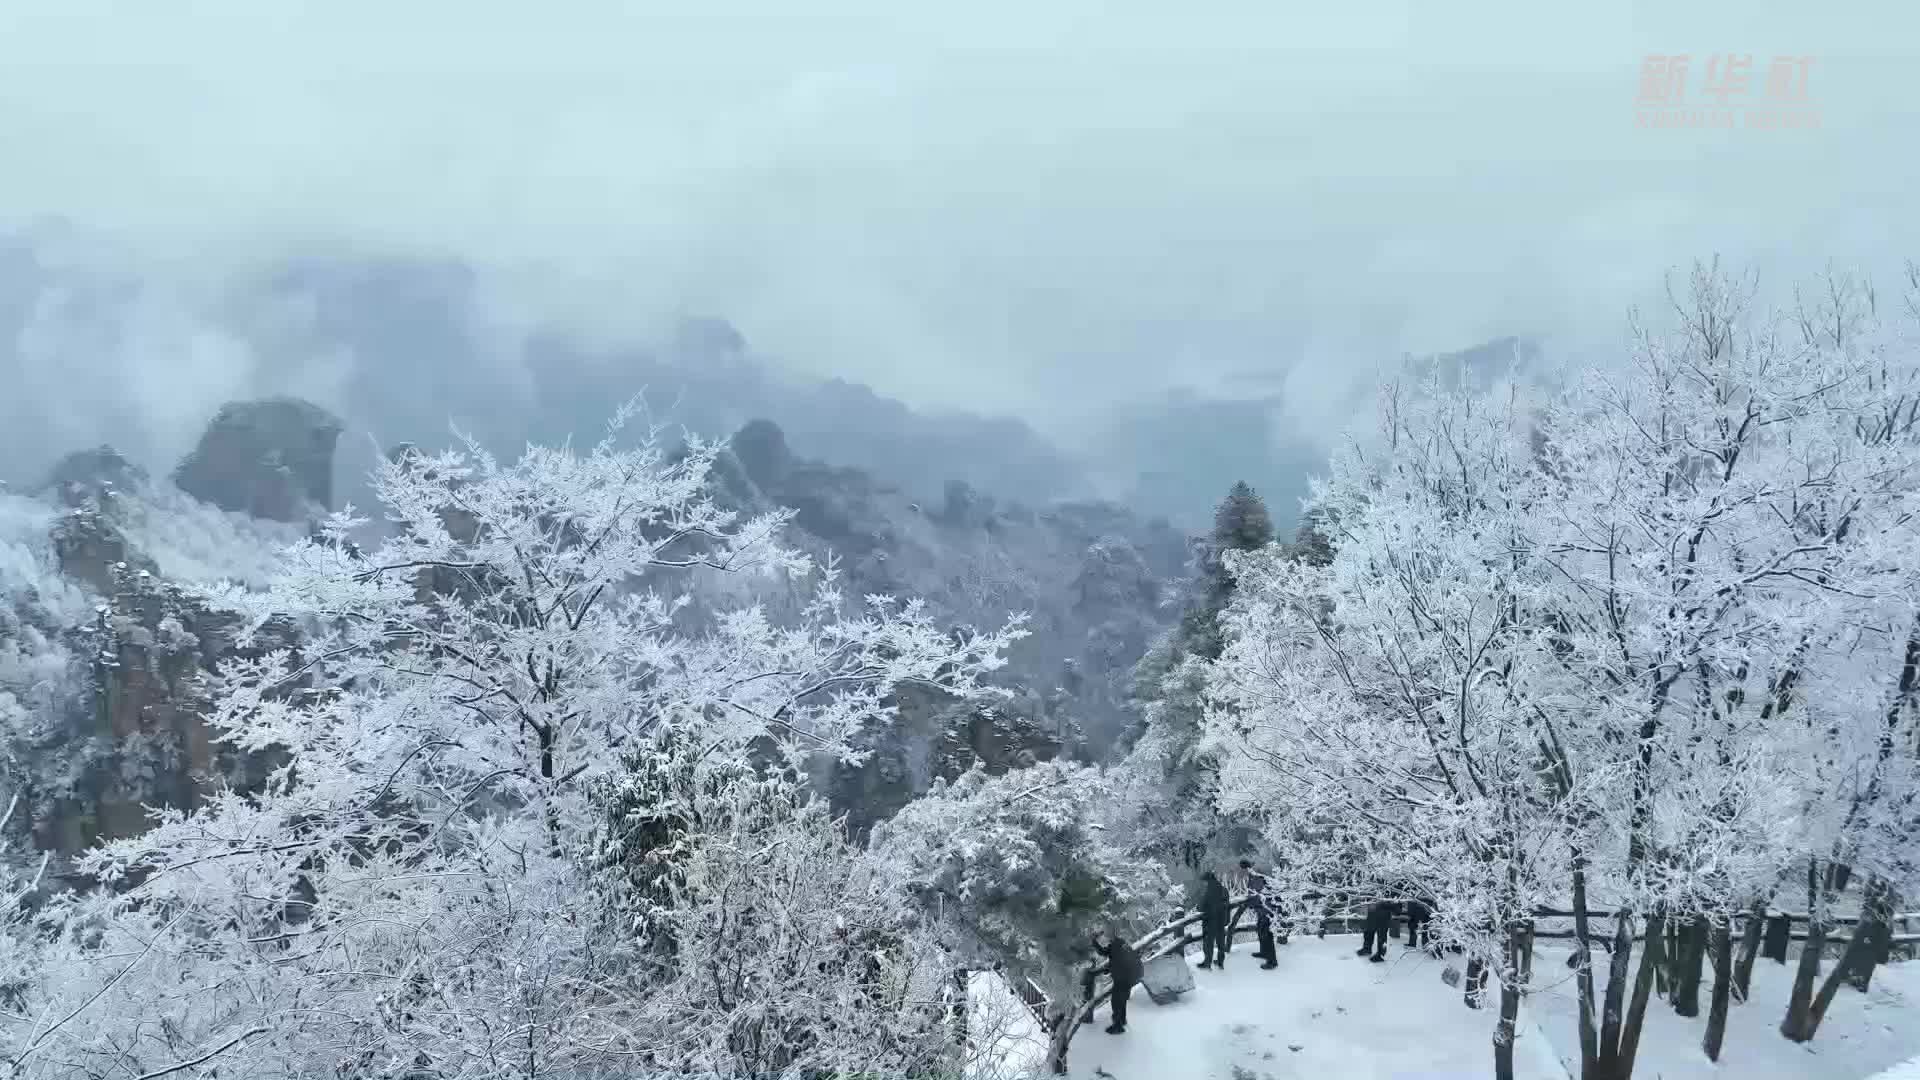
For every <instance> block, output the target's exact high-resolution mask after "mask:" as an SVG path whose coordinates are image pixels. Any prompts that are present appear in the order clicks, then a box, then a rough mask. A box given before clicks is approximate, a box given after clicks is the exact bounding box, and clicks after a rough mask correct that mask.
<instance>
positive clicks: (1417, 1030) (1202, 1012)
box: [1068, 935, 1920, 1080]
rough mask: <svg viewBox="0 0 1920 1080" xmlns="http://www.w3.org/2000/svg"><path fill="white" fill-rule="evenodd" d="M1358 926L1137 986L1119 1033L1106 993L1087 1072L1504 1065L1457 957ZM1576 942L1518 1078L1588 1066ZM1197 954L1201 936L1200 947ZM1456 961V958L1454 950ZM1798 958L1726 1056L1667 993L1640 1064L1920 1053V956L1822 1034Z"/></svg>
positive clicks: (1477, 1079)
mask: <svg viewBox="0 0 1920 1080" xmlns="http://www.w3.org/2000/svg"><path fill="white" fill-rule="evenodd" d="M1358 947H1359V940H1358V939H1357V938H1355V937H1352V936H1344V935H1343V936H1338V937H1328V938H1327V939H1326V940H1324V941H1321V940H1316V939H1313V938H1307V939H1300V938H1295V939H1294V941H1293V942H1292V943H1291V944H1289V945H1286V946H1284V947H1282V948H1281V950H1280V966H1279V967H1278V968H1275V969H1274V970H1272V971H1262V970H1260V968H1259V963H1258V961H1256V960H1254V959H1253V958H1252V956H1251V955H1250V951H1249V950H1248V949H1247V948H1246V946H1245V945H1242V946H1240V947H1239V948H1238V949H1237V950H1236V951H1235V953H1234V955H1233V958H1232V960H1231V961H1230V962H1229V963H1228V965H1227V967H1226V969H1225V970H1224V971H1198V972H1196V973H1195V975H1196V979H1197V981H1198V985H1197V987H1196V988H1195V990H1194V991H1193V992H1192V993H1191V994H1187V995H1186V996H1184V997H1182V998H1181V999H1179V1000H1177V1001H1175V1002H1173V1003H1171V1004H1169V1005H1165V1006H1155V1005H1154V1004H1153V1003H1152V1002H1151V1001H1149V1000H1147V997H1146V995H1145V993H1143V992H1139V991H1136V992H1135V994H1134V997H1133V1003H1132V1005H1131V1007H1130V1009H1129V1013H1130V1015H1129V1017H1128V1024H1127V1031H1126V1033H1125V1034H1123V1035H1108V1034H1106V1033H1105V1032H1104V1031H1103V1030H1102V1029H1103V1028H1104V1027H1105V1026H1106V1024H1107V1013H1106V1010H1105V1009H1104V1008H1103V1009H1102V1010H1101V1011H1100V1015H1099V1017H1098V1020H1097V1022H1096V1023H1094V1024H1092V1025H1088V1026H1085V1027H1082V1028H1081V1029H1080V1031H1079V1032H1078V1033H1077V1034H1076V1035H1075V1036H1074V1040H1073V1046H1072V1049H1071V1051H1070V1053H1069V1055H1068V1064H1069V1065H1070V1066H1071V1070H1072V1075H1073V1076H1074V1077H1076V1078H1080V1080H1096V1078H1111V1080H1314V1078H1322V1077H1340V1078H1341V1080H1488V1078H1489V1077H1491V1076H1492V1075H1493V1050H1492V1038H1493V1025H1494V1021H1495V1019H1496V1011H1495V1005H1496V1002H1495V1000H1493V995H1492V994H1491V993H1490V995H1489V1001H1488V1007H1487V1008H1485V1009H1482V1010H1480V1011H1479V1012H1474V1011H1471V1010H1469V1009H1467V1008H1466V1006H1465V1005H1464V1004H1463V1003H1462V1002H1461V995H1460V991H1459V990H1457V989H1455V988H1452V987H1449V986H1447V985H1446V984H1444V983H1443V982H1441V980H1440V972H1441V970H1442V968H1443V967H1444V966H1445V962H1443V961H1440V960H1434V959H1432V958H1431V957H1428V956H1426V955H1425V954H1422V953H1415V952H1409V951H1407V950H1405V949H1402V948H1400V947H1399V946H1398V944H1397V943H1396V944H1395V945H1394V946H1393V947H1391V948H1390V949H1389V950H1388V962H1387V963H1384V964H1372V963H1368V962H1367V961H1366V960H1364V959H1362V958H1360V957H1358V956H1356V955H1354V950H1355V949H1356V948H1358ZM1564 955H1565V954H1564V953H1560V954H1555V953H1553V952H1551V951H1549V950H1547V949H1545V948H1543V949H1542V950H1541V954H1540V957H1539V960H1538V961H1537V964H1538V967H1537V969H1536V970H1537V971H1539V972H1540V973H1541V974H1543V975H1548V976H1549V978H1546V979H1543V980H1542V986H1541V992H1540V993H1539V995H1538V996H1537V997H1536V998H1534V999H1533V1000H1531V1001H1530V1003H1529V1005H1530V1007H1529V1008H1528V1009H1527V1010H1526V1011H1525V1012H1523V1014H1522V1016H1521V1025H1520V1028H1521V1030H1520V1038H1519V1042H1518V1045H1517V1046H1516V1047H1515V1052H1514V1062H1515V1074H1516V1078H1517V1080H1568V1077H1569V1076H1577V1075H1578V1074H1579V1056H1578V1055H1579V1050H1578V1048H1579V1042H1578V1036H1577V1029H1576V1028H1575V1026H1574V1013H1573V999H1572V993H1573V986H1572V983H1571V981H1570V980H1555V979H1552V978H1551V977H1550V976H1551V975H1552V974H1554V973H1558V972H1564V971H1565V970H1566V969H1565V967H1564V965H1563V964H1562V963H1561V961H1562V958H1563V957H1564ZM1196 956H1197V954H1196V953H1193V952H1191V951H1190V953H1189V959H1190V960H1193V959H1194V958H1195V957H1196ZM1456 962H1457V961H1456ZM1790 977H1791V976H1790V973H1789V969H1787V968H1783V967H1781V966H1780V965H1778V964H1770V963H1767V962H1765V961H1763V962H1762V965H1761V967H1760V968H1758V969H1756V970H1755V972H1754V990H1755V997H1754V1000H1753V1001H1752V1002H1750V1003H1748V1004H1745V1005H1736V1006H1735V1007H1734V1013H1733V1015H1732V1017H1731V1019H1730V1021H1729V1023H1728V1031H1727V1045H1726V1051H1725V1053H1724V1054H1723V1055H1722V1060H1721V1064H1720V1065H1719V1066H1718V1067H1716V1066H1714V1065H1713V1064H1712V1063H1710V1062H1708V1061H1707V1059H1706V1056H1705V1055H1704V1054H1702V1053H1701V1052H1700V1035H1701V1032H1702V1031H1703V1029H1704V1026H1705V1021H1704V1020H1703V1019H1696V1020H1683V1019H1681V1018H1680V1017H1678V1016H1676V1015H1674V1013H1673V1010H1672V1009H1671V1008H1670V1007H1669V1006H1668V1005H1667V1004H1666V1003H1665V1002H1664V1001H1655V1002H1653V1003H1652V1005H1651V1006H1650V1007H1649V1012H1648V1025H1647V1033H1646V1037H1645V1038H1644V1040H1643V1041H1642V1043H1641V1050H1640V1060H1639V1067H1638V1068H1637V1069H1636V1070H1635V1075H1636V1076H1638V1077H1646V1078H1647V1080H1866V1078H1868V1077H1871V1076H1873V1074H1874V1073H1876V1072H1878V1071H1879V1070H1881V1069H1884V1068H1886V1067H1888V1066H1889V1065H1892V1064H1895V1063H1896V1062H1899V1061H1901V1060H1903V1059H1905V1058H1907V1057H1911V1056H1913V1055H1914V1054H1916V1053H1920V971H1915V970H1913V969H1911V968H1906V969H1903V968H1899V967H1895V968H1892V969H1888V970H1885V971H1882V972H1881V973H1879V974H1878V975H1876V976H1875V979H1874V984H1875V985H1874V990H1873V992H1872V993H1871V994H1869V995H1867V996H1866V997H1865V998H1862V997H1861V995H1859V994H1857V993H1854V992H1853V991H1851V990H1845V991H1842V993H1841V996H1840V997H1839V998H1838V999H1837V1000H1836V1001H1835V1002H1834V1006H1833V1010H1832V1011H1831V1012H1830V1013H1829V1014H1828V1016H1827V1020H1826V1023H1825V1025H1824V1026H1823V1027H1822V1029H1821V1032H1820V1036H1819V1038H1817V1039H1815V1040H1814V1041H1813V1043H1811V1044H1809V1045H1808V1046H1804V1047H1802V1046H1795V1045H1793V1044H1792V1043H1789V1042H1787V1041H1786V1040H1785V1039H1782V1038H1781V1037H1780V1035H1779V1034H1778V1032H1777V1031H1776V1030H1775V1026H1776V1025H1778V1024H1779V1022H1780V1016H1781V1014H1782V1012H1783V1010H1784V1009H1785V1006H1786V995H1787V988H1788V980H1789V979H1790Z"/></svg>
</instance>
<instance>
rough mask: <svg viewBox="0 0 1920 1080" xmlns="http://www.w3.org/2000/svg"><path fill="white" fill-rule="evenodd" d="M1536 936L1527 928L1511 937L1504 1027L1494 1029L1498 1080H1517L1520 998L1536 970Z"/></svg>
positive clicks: (1503, 983)
mask: <svg viewBox="0 0 1920 1080" xmlns="http://www.w3.org/2000/svg"><path fill="white" fill-rule="evenodd" d="M1532 954H1533V935H1532V934H1531V933H1529V932H1528V930H1527V928H1525V927H1516V928H1514V929H1513V930H1512V931H1510V932H1509V933H1508V934H1507V963H1506V966H1505V967H1504V968H1503V969H1502V970H1501V973H1500V1023H1499V1025H1498V1026H1496V1027H1495V1028H1494V1029H1493V1077H1494V1080H1513V1042H1514V1039H1515V1038H1517V1037H1518V1035H1519V1028H1520V995H1521V993H1522V992H1523V991H1524V990H1525V989H1526V984H1527V976H1528V973H1529V969H1530V968H1531V966H1532V961H1531V959H1530V958H1531V956H1532Z"/></svg>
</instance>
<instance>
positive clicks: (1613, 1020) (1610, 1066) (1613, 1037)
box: [1582, 911, 1659, 1080]
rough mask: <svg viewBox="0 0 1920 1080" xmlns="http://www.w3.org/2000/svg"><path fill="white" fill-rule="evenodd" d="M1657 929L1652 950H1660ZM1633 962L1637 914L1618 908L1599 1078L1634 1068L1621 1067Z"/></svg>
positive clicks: (1608, 1079) (1616, 1077) (1616, 1078)
mask: <svg viewBox="0 0 1920 1080" xmlns="http://www.w3.org/2000/svg"><path fill="white" fill-rule="evenodd" d="M1654 929H1655V932H1654V933H1650V934H1648V935H1647V948H1648V950H1649V951H1658V950H1657V949H1656V945H1657V944H1658V942H1659V935H1658V928H1657V927H1656V928H1654ZM1632 963H1633V916H1631V915H1629V914H1628V913H1627V912H1625V911H1616V912H1614V913H1613V958H1612V961H1611V962H1610V963H1609V964H1608V965H1607V998H1606V1004H1605V1006H1604V1008H1603V1010H1602V1012H1601V1014H1600V1057H1599V1060H1598V1062H1597V1064H1596V1067H1595V1069H1594V1078H1597V1080H1625V1078H1626V1077H1627V1076H1629V1075H1631V1074H1632V1071H1633V1070H1632V1069H1631V1068H1629V1069H1626V1070H1622V1069H1621V1068H1620V1030H1621V1026H1622V1024H1623V1023H1624V1022H1625V1020H1626V1015H1627V1010H1626V1004H1627V1002H1626V998H1627V979H1628V977H1629V975H1630V974H1631V972H1632ZM1582 1080H1589V1078H1585V1077H1583V1078H1582Z"/></svg>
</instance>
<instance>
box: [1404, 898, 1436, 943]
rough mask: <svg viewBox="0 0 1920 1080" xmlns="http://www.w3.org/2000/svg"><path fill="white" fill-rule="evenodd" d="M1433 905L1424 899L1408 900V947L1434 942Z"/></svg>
mask: <svg viewBox="0 0 1920 1080" xmlns="http://www.w3.org/2000/svg"><path fill="white" fill-rule="evenodd" d="M1432 922H1433V905H1431V904H1429V903H1427V902H1426V901H1425V900H1423V899H1412V900H1408V901H1407V948H1409V949H1418V948H1421V947H1423V946H1427V945H1431V944H1433V929H1432V927H1431V925H1429V924H1431V923H1432Z"/></svg>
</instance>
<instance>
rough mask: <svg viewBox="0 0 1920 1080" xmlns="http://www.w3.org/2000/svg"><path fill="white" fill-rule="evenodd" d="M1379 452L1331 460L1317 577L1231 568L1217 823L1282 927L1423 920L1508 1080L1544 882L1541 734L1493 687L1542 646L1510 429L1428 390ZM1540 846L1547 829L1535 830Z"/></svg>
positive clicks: (1305, 569) (1286, 563)
mask: <svg viewBox="0 0 1920 1080" xmlns="http://www.w3.org/2000/svg"><path fill="white" fill-rule="evenodd" d="M1387 405H1388V407H1387V409H1386V410H1385V413H1384V421H1385V423H1384V430H1383V436H1384V438H1383V439H1382V440H1381V441H1382V443H1383V444H1384V447H1385V455H1384V457H1382V458H1380V459H1376V458H1374V457H1372V456H1369V455H1362V454H1360V453H1357V452H1355V453H1348V454H1344V455H1341V456H1340V457H1338V458H1336V459H1335V461H1334V464H1333V471H1332V477H1331V480H1330V481H1329V483H1328V484H1327V485H1325V486H1324V487H1323V488H1322V489H1321V492H1320V500H1321V505H1322V506H1323V507H1324V508H1325V509H1326V510H1327V511H1331V512H1332V514H1333V515H1334V516H1336V517H1337V519H1338V520H1339V521H1340V523H1341V528H1340V533H1339V542H1338V545H1337V547H1336V549H1335V553H1334V555H1333V558H1332V560H1331V562H1330V563H1329V564H1328V565H1326V566H1315V565H1312V564H1311V563H1308V562H1306V561H1303V560H1299V559H1296V558H1294V557H1292V555H1291V554H1290V553H1289V552H1287V551H1285V550H1284V549H1282V548H1280V547H1277V546H1276V547H1271V548H1269V549H1268V550H1266V551H1265V552H1261V553H1256V554H1252V555H1246V556H1239V557H1236V558H1234V559H1232V560H1231V561H1230V564H1229V565H1230V569H1232V570H1233V572H1235V573H1236V574H1237V576H1238V580H1239V590H1238V599H1237V600H1236V602H1235V604H1234V605H1233V607H1232V608H1231V609H1230V610H1229V612H1228V613H1227V615H1226V616H1225V618H1224V623H1225V628H1226V631H1227V638H1228V645H1227V648H1226V651H1225V653H1224V655H1223V657H1222V659H1221V661H1220V662H1219V663H1218V664H1216V665H1215V666H1214V668H1213V671H1212V677H1211V680H1210V684H1209V688H1208V689H1209V693H1210V697H1211V700H1212V707H1211V709H1210V710H1209V714H1208V718H1207V723H1208V728H1209V733H1210V739H1209V746H1210V747H1211V748H1212V749H1213V750H1214V752H1215V754H1216V757H1217V758H1218V760H1219V761H1220V769H1221V774H1220V794H1219V800H1220V809H1221V811H1222V812H1223V813H1225V814H1227V815H1229V816H1244V817H1250V818H1252V819H1255V820H1261V821H1263V822H1264V823H1265V825H1266V828H1267V830H1268V832H1267V838H1268V840H1269V841H1270V842H1271V843H1272V844H1273V845H1274V846H1275V848H1276V849H1277V850H1279V851H1280V852H1281V855H1282V864H1281V866H1280V867H1279V869H1278V872H1277V874H1276V875H1275V884H1276V886H1277V888H1278V891H1279V892H1280V895H1281V899H1282V902H1283V903H1284V904H1285V905H1286V906H1287V907H1288V908H1289V909H1290V910H1295V911H1302V910H1304V909H1305V908H1306V899H1305V897H1306V895H1307V894H1309V893H1332V894H1334V895H1340V896H1345V897H1347V898H1348V900H1349V902H1357V903H1362V904H1364V903H1366V902H1369V901H1374V900H1397V899H1400V898H1403V897H1404V898H1420V899H1430V900H1435V901H1437V902H1438V903H1437V918H1436V921H1435V924H1434V929H1435V932H1436V933H1437V935H1438V936H1439V938H1440V939H1441V940H1442V941H1444V942H1447V943H1449V944H1456V945H1460V946H1462V947H1463V948H1464V949H1465V950H1466V952H1467V955H1468V959H1469V961H1470V969H1471V974H1472V976H1473V978H1472V979H1471V982H1472V983H1473V984H1475V985H1474V986H1472V987H1471V989H1470V995H1471V996H1470V1000H1474V999H1475V998H1477V991H1478V985H1477V984H1478V983H1480V982H1481V981H1482V979H1484V976H1483V975H1481V974H1480V973H1481V972H1483V971H1491V972H1493V973H1494V974H1496V975H1497V976H1498V977H1499V979H1500V983H1501V987H1502V991H1503V993H1502V1002H1501V1005H1502V1008H1501V1019H1500V1029H1499V1036H1498V1038H1497V1039H1496V1047H1495V1051H1496V1058H1497V1062H1498V1068H1499V1075H1501V1076H1503V1077H1508V1076H1511V1075H1512V1067H1513V1066H1512V1052H1513V1037H1514V1024H1515V1022H1516V1020H1517V1015H1518V1006H1519V998H1520V995H1521V993H1522V992H1523V991H1524V989H1525V976H1524V969H1525V948H1526V943H1525V938H1524V931H1525V927H1526V925H1527V921H1528V919H1529V917H1530V916H1531V914H1532V912H1533V911H1534V909H1535V908H1536V907H1538V906H1540V905H1541V904H1542V903H1543V902H1544V901H1546V900H1547V899H1549V898H1550V897H1551V895H1552V894H1553V892H1554V891H1555V890H1556V889H1557V887H1558V886H1559V884H1560V881H1559V879H1558V877H1557V871H1558V865H1559V862H1560V858H1559V852H1560V848H1559V845H1557V844H1556V843H1555V841H1556V840H1558V839H1559V837H1558V836H1557V834H1556V833H1555V831H1554V830H1553V828H1552V825H1551V823H1552V822H1553V819H1554V817H1555V815H1556V814H1558V813H1559V812H1560V803H1561V798H1560V797H1559V796H1558V794H1557V793H1556V792H1554V791H1553V790H1552V789H1551V787H1550V786H1548V785H1546V784H1543V782H1542V781H1543V770H1542V764H1541V745H1542V742H1543V741H1544V740H1545V739H1547V738H1548V737H1549V735H1548V733H1547V732H1546V731H1545V730H1544V729H1543V728H1542V727H1541V726H1540V724H1539V723H1538V722H1537V721H1536V719H1535V718H1534V717H1533V716H1531V715H1529V713H1528V711H1527V708H1526V702H1525V701H1524V700H1523V699H1521V698H1520V697H1519V696H1517V695H1516V694H1515V693H1514V692H1513V691H1512V689H1511V688H1510V685H1509V683H1508V681H1507V680H1508V679H1509V678H1510V677H1512V676H1513V675H1514V673H1515V668H1516V667H1518V666H1524V665H1525V664H1527V663H1529V662H1531V661H1532V657H1533V654H1534V653H1535V652H1536V651H1537V649H1538V644H1539V639H1540V638H1541V637H1542V636H1543V631H1542V629H1541V628H1540V627H1538V626H1537V625H1535V624H1534V623H1533V622H1532V621H1530V620H1529V619H1527V618H1526V617H1525V616H1524V614H1523V609H1524V608H1525V606H1526V605H1527V604H1528V602H1529V594H1530V593H1531V592H1532V591H1533V590H1534V589H1535V588H1536V586H1537V578H1538V577H1539V574H1540V571H1539V569H1538V568H1537V567H1536V566H1534V565H1531V564H1530V561H1529V560H1528V559H1526V558H1525V557H1524V556H1519V557H1516V554H1515V553H1516V552H1517V551H1519V550H1521V549H1522V548H1523V547H1524V544H1523V542H1521V540H1520V536H1521V534H1522V532H1523V530H1524V527H1525V520H1526V516H1527V513H1528V509H1529V507H1528V502H1529V498H1530V495H1531V489H1530V488H1531V481H1530V477H1529V473H1530V461H1531V448H1530V441H1529V438H1528V427H1527V417H1526V415H1525V413H1524V412H1523V411H1521V410H1519V409H1517V408H1513V407H1500V406H1492V407H1489V406H1486V405H1484V404H1483V403H1480V402H1477V401H1475V400H1473V399H1471V398H1467V397H1463V396H1460V395H1458V394H1454V393H1444V392H1440V391H1438V390H1435V391H1434V392H1433V393H1431V394H1429V395H1426V396H1413V395H1410V396H1408V397H1407V398H1400V397H1390V398H1389V399H1388V402H1387ZM1543 824H1545V825H1546V827H1545V828H1543V827H1542V825H1543Z"/></svg>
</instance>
